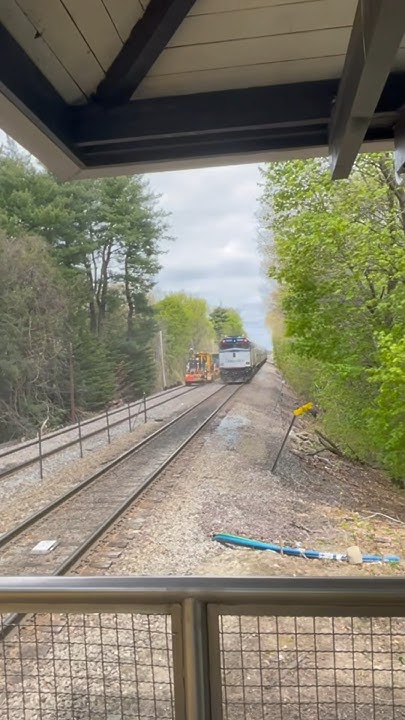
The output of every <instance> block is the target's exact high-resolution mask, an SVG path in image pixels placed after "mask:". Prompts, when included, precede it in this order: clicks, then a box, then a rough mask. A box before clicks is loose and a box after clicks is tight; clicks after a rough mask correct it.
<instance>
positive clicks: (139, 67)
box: [94, 0, 195, 104]
mask: <svg viewBox="0 0 405 720" xmlns="http://www.w3.org/2000/svg"><path fill="white" fill-rule="evenodd" d="M194 3H195V0H150V2H149V4H148V6H147V8H146V10H145V13H144V15H143V16H142V17H141V18H140V20H138V22H137V23H136V24H135V25H134V27H133V28H132V31H131V34H130V36H129V38H128V40H127V41H126V42H125V43H124V45H123V47H122V48H121V50H120V52H119V53H118V55H117V57H116V58H115V60H114V61H113V63H112V64H111V66H110V68H109V69H108V70H107V73H106V76H105V78H104V79H103V80H102V81H101V83H100V84H99V86H98V88H97V92H96V94H95V98H94V99H95V100H96V101H100V102H102V103H105V104H119V103H123V102H127V101H128V100H129V99H130V98H131V97H132V95H133V94H134V92H135V90H136V88H137V87H138V85H139V83H140V82H141V81H142V80H143V78H144V77H145V75H146V74H147V73H148V71H149V70H150V68H151V67H152V65H153V63H154V62H155V61H156V60H157V59H158V57H159V55H160V54H161V52H162V51H163V50H164V49H165V47H166V45H167V43H168V42H169V40H170V39H171V38H172V36H173V35H174V33H175V32H176V30H177V28H178V27H179V25H180V24H181V23H182V21H183V20H184V18H185V17H186V15H187V13H188V12H189V10H191V8H192V7H193V5H194Z"/></svg>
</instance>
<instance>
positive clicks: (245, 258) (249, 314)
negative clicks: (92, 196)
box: [149, 165, 269, 346]
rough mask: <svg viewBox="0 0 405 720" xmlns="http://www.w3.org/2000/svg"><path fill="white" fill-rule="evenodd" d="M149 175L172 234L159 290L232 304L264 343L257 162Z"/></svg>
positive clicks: (252, 331)
mask: <svg viewBox="0 0 405 720" xmlns="http://www.w3.org/2000/svg"><path fill="white" fill-rule="evenodd" d="M149 179H150V183H151V185H152V188H153V189H154V190H155V191H156V192H158V193H160V194H161V195H162V198H161V204H162V205H163V207H164V208H165V209H166V210H168V211H170V212H171V213H172V217H171V224H172V229H173V235H174V236H175V237H176V240H175V242H173V243H169V244H168V246H167V247H166V249H167V250H168V252H167V254H165V255H163V257H162V264H163V266H164V267H163V269H162V271H161V273H160V275H159V278H158V286H157V291H158V293H159V294H162V293H167V292H173V291H177V290H184V291H185V292H188V293H193V294H195V295H199V296H201V297H204V298H205V299H206V300H207V301H208V302H209V303H210V305H212V306H215V305H218V304H222V305H230V306H232V307H235V308H237V309H238V310H239V312H240V313H241V314H242V317H243V320H244V323H245V327H246V330H247V332H248V334H249V335H250V336H251V337H252V339H254V340H256V341H257V342H259V343H261V344H262V345H267V346H268V345H269V335H268V332H267V329H266V326H265V302H266V293H267V292H268V288H267V287H266V285H265V283H264V282H263V274H262V271H261V268H260V256H259V252H258V249H257V242H256V237H257V229H256V218H255V213H256V211H257V209H258V205H257V199H258V197H259V195H260V189H259V187H258V181H259V179H260V175H259V168H258V166H257V165H241V166H237V167H223V168H207V169H204V170H186V171H182V172H172V173H157V174H153V175H150V176H149Z"/></svg>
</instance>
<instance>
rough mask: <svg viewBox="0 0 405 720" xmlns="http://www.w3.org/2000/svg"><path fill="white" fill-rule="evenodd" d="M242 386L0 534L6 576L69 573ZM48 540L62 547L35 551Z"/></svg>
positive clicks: (0, 567) (204, 403)
mask: <svg viewBox="0 0 405 720" xmlns="http://www.w3.org/2000/svg"><path fill="white" fill-rule="evenodd" d="M241 387H242V386H237V387H234V386H221V387H220V388H219V389H218V390H216V391H215V392H214V393H213V394H212V395H210V396H209V397H208V398H204V399H203V400H201V401H200V402H198V403H197V404H196V405H194V406H193V407H192V408H190V409H188V410H186V411H185V412H183V413H182V414H181V415H180V416H179V417H177V418H175V419H174V420H171V421H170V422H169V423H167V424H166V425H164V426H163V427H161V428H159V430H157V431H156V432H155V433H153V434H152V435H150V436H149V437H147V438H145V439H144V440H142V441H141V442H140V443H137V444H136V445H135V446H133V447H132V448H131V449H130V450H127V451H126V452H125V453H123V454H122V455H120V456H119V457H118V458H116V459H115V460H113V461H111V462H109V463H107V464H106V465H105V466H104V467H103V468H102V469H100V470H99V471H98V472H96V473H95V474H93V475H91V476H90V477H89V478H87V479H86V480H85V481H83V482H81V483H79V484H78V485H77V486H76V487H75V488H73V489H71V490H70V491H69V492H67V493H65V494H63V495H61V496H60V497H59V498H58V499H57V500H55V501H54V502H52V503H50V504H49V505H47V506H45V507H43V508H42V509H41V510H39V511H38V512H36V513H34V514H33V515H31V516H30V517H28V518H27V519H26V520H24V521H23V522H22V523H20V524H19V525H17V526H16V527H15V528H13V529H12V530H11V531H9V532H7V533H5V534H3V535H2V536H0V549H1V552H0V574H1V575H28V574H29V575H64V574H65V573H67V572H68V571H69V570H70V569H71V568H72V567H73V566H74V565H75V564H76V563H77V562H78V560H80V558H82V556H83V555H84V554H85V553H86V552H87V550H88V549H89V548H90V547H91V546H92V545H93V544H94V543H95V542H96V541H97V540H98V539H99V538H100V537H101V536H102V535H103V534H104V533H105V532H106V530H108V528H109V527H110V526H111V525H112V524H113V523H114V522H115V521H116V520H117V519H118V518H119V517H120V515H121V514H122V513H123V512H124V511H125V510H126V509H127V508H128V507H129V506H130V505H131V504H132V503H133V502H134V501H135V500H136V499H137V498H138V497H139V496H140V495H142V493H143V492H144V491H145V490H146V489H147V488H148V487H149V485H150V484H151V483H152V482H153V481H154V480H155V479H156V478H157V477H158V476H159V475H160V473H161V472H162V471H163V470H164V469H165V468H166V467H167V466H168V465H169V464H170V463H171V462H172V460H174V458H175V457H176V456H177V455H178V454H179V453H180V452H181V451H182V449H183V448H184V447H185V446H186V445H187V444H188V443H189V442H190V440H192V439H193V438H194V437H195V436H196V435H197V434H198V433H199V432H200V431H201V429H202V428H203V427H204V426H205V425H206V424H207V423H208V422H209V421H210V420H211V419H212V418H213V417H214V416H215V415H216V414H217V413H218V411H219V410H220V409H221V408H222V407H223V406H224V405H225V404H226V403H227V402H228V401H229V400H230V399H231V398H232V397H233V396H234V395H235V394H236V393H237V392H238V391H239V390H240V388H241ZM42 540H56V541H57V545H56V547H55V549H54V550H52V551H51V552H50V553H49V554H45V555H35V554H32V553H31V551H32V549H33V547H34V546H35V545H36V544H37V543H38V542H40V541H42ZM12 622H14V620H13V621H12ZM6 625H8V624H6ZM5 630H7V626H6V628H5ZM1 637H2V635H1V633H0V639H1Z"/></svg>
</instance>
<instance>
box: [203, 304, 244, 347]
mask: <svg viewBox="0 0 405 720" xmlns="http://www.w3.org/2000/svg"><path fill="white" fill-rule="evenodd" d="M210 320H211V323H212V326H213V328H214V332H215V337H216V340H217V343H219V341H220V340H221V338H222V337H224V335H244V334H245V330H244V327H243V320H242V318H241V316H240V314H239V313H238V311H237V310H235V309H234V308H227V307H222V306H219V307H216V308H214V310H212V311H211V313H210Z"/></svg>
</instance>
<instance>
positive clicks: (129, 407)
mask: <svg viewBox="0 0 405 720" xmlns="http://www.w3.org/2000/svg"><path fill="white" fill-rule="evenodd" d="M128 427H129V432H131V403H128Z"/></svg>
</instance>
